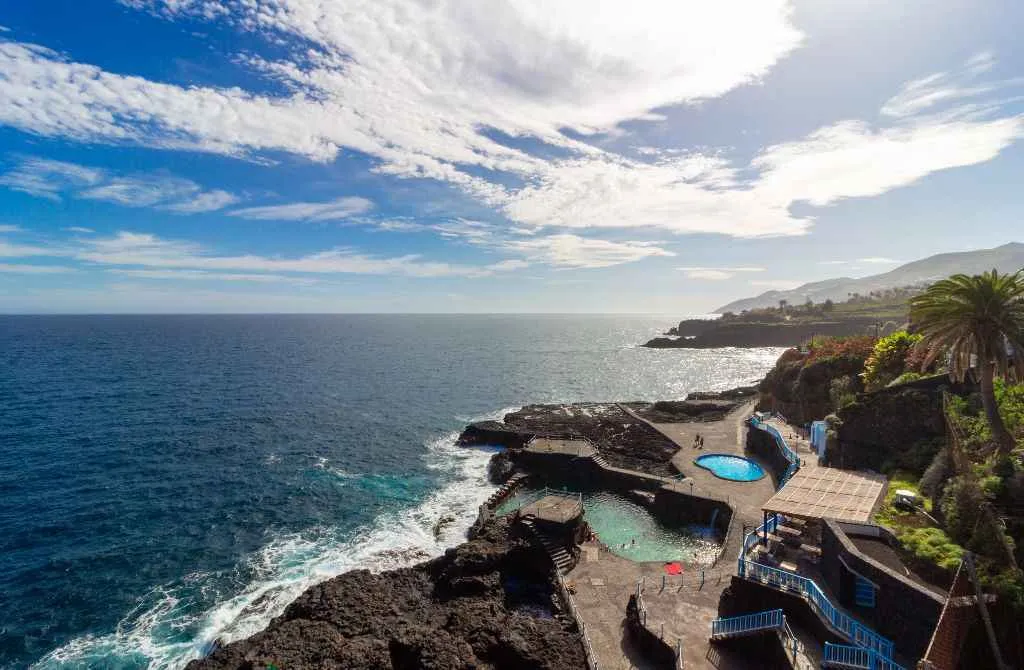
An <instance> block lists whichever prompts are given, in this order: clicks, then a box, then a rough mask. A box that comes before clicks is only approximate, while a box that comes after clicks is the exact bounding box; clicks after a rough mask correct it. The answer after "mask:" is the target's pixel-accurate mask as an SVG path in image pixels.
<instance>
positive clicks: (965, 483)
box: [940, 477, 985, 544]
mask: <svg viewBox="0 0 1024 670" xmlns="http://www.w3.org/2000/svg"><path fill="white" fill-rule="evenodd" d="M984 502H985V496H984V494H983V493H982V491H981V489H980V488H979V487H978V484H977V483H976V482H975V481H974V480H972V479H970V478H969V477H954V478H953V479H952V480H950V481H949V483H948V484H947V485H946V490H945V491H944V492H943V494H942V503H941V504H940V507H941V508H942V516H943V517H944V518H945V520H946V530H947V531H949V534H950V536H951V537H952V538H953V539H955V540H956V541H957V542H960V543H961V544H967V543H968V542H970V540H971V537H972V536H973V535H974V529H975V525H976V524H977V522H978V516H979V514H980V512H981V505H982V504H983V503H984Z"/></svg>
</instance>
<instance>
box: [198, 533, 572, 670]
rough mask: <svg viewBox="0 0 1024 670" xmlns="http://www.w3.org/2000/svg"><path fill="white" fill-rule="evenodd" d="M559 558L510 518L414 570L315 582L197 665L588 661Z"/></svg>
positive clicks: (214, 669)
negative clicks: (553, 563)
mask: <svg viewBox="0 0 1024 670" xmlns="http://www.w3.org/2000/svg"><path fill="white" fill-rule="evenodd" d="M549 574H550V559H549V558H548V557H547V555H546V554H545V553H544V552H543V550H541V549H539V548H537V547H535V546H534V545H532V544H530V543H529V542H528V541H526V540H524V539H522V538H519V537H516V536H514V533H513V532H512V529H510V528H509V525H508V523H507V522H505V521H504V520H501V519H498V520H493V521H490V522H488V523H487V524H484V525H483V526H482V527H481V528H480V529H478V531H477V532H476V533H475V535H474V537H472V538H471V539H469V540H468V541H467V542H465V543H463V544H460V545H458V546H457V547H454V548H452V549H449V550H448V551H446V552H445V554H444V555H443V556H441V557H439V558H436V559H433V560H431V561H428V562H425V563H420V564H419V565H416V566H413V567H410V568H400V569H397V570H389V571H386V572H382V573H380V574H374V573H371V572H369V571H368V570H353V571H350V572H346V573H344V574H342V575H339V576H337V577H334V578H333V579H329V580H327V581H325V582H321V583H320V584H317V585H315V586H312V587H310V588H309V589H307V590H306V591H305V592H304V593H303V594H302V595H301V596H299V598H298V599H296V600H295V601H294V602H293V603H291V604H290V605H289V606H288V607H287V609H286V610H285V611H284V613H283V614H282V615H281V616H279V617H277V618H275V619H274V620H273V621H272V622H271V623H270V625H269V626H267V628H266V629H265V630H263V631H261V632H259V633H256V634H255V635H253V636H251V637H249V638H246V639H244V640H239V641H237V642H233V643H230V644H227V645H224V646H220V647H218V648H216V649H215V650H214V651H213V652H212V653H211V654H210V655H209V656H207V657H206V658H204V659H201V660H196V661H192V662H191V663H189V664H188V666H186V667H187V669H188V670H227V669H229V668H230V669H233V670H243V669H245V670H257V669H262V668H269V667H277V668H337V669H338V670H341V669H343V668H344V669H351V670H362V669H365V670H370V669H375V670H376V669H387V668H393V669H395V670H405V669H411V668H439V669H441V668H444V669H447V668H452V669H455V668H467V669H468V668H480V669H483V668H495V669H504V668H509V669H511V668H520V667H530V668H547V669H550V670H556V669H561V668H568V669H574V668H579V669H581V670H582V669H583V668H585V667H586V663H585V659H584V654H583V647H582V645H581V644H580V641H579V638H578V635H577V633H576V631H575V630H574V626H573V624H571V622H570V621H568V620H567V619H566V618H565V617H564V616H562V614H561V613H559V612H555V611H552V597H551V596H552V594H553V593H554V590H553V585H552V584H551V583H550V579H549Z"/></svg>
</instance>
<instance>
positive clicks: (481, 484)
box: [0, 315, 780, 669]
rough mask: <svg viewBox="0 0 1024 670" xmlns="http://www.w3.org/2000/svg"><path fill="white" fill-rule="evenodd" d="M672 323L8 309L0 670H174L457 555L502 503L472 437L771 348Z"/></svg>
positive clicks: (714, 382) (1, 431)
mask: <svg viewBox="0 0 1024 670" xmlns="http://www.w3.org/2000/svg"><path fill="white" fill-rule="evenodd" d="M669 325H671V319H668V318H666V317H642V316H536V315H479V316H462V315H459V316H443V315H430V316H424V315H316V316H306V315H302V316H298V315H296V316H291V315H289V316H284V315H266V316H205V315H204V316H198V315H197V316H3V317H0V667H5V668H24V667H37V668H115V669H116V668H180V667H182V666H183V665H184V664H185V663H186V662H187V661H188V660H190V659H192V658H197V657H198V656H200V655H201V654H202V653H203V651H204V650H205V649H207V648H208V647H209V645H210V644H211V643H212V641H213V640H215V639H218V638H220V639H222V640H225V641H231V640H235V639H239V638H241V637H245V636H247V635H250V634H252V633H254V632H256V631H258V630H260V629H261V628H263V627H264V626H265V625H266V624H267V623H268V622H269V621H270V619H271V618H273V617H274V616H276V615H278V614H280V613H281V612H282V611H283V609H284V607H285V606H286V605H287V604H288V602H290V601H291V600H292V599H294V598H295V597H296V596H297V595H298V594H299V593H301V592H302V590H304V589H305V588H307V587H308V586H310V585H311V584H313V583H315V582H317V581H320V580H323V579H326V578H329V577H331V576H333V575H336V574H339V573H341V572H344V571H346V570H350V569H353V568H369V569H373V570H382V569H387V568H393V567H398V566H402V565H409V564H412V563H415V562H418V561H421V560H424V559H425V558H427V557H429V556H435V555H438V554H440V553H441V552H443V551H444V549H445V548H446V547H449V546H452V545H454V544H457V543H458V542H460V541H461V539H462V537H464V534H465V531H466V530H467V529H468V527H469V525H470V523H471V522H472V520H473V518H474V517H475V514H476V509H477V507H478V505H479V504H480V503H481V502H482V501H483V500H484V499H485V498H486V497H487V495H489V493H490V492H491V491H492V490H493V487H491V486H490V485H489V484H488V483H487V481H486V478H485V468H486V463H487V460H488V458H489V457H490V455H491V452H490V451H488V450H487V449H463V448H458V447H456V446H455V444H454V441H455V438H456V436H457V435H458V431H459V430H460V429H461V428H462V427H463V426H464V425H465V424H466V423H467V422H469V421H472V420H479V419H484V418H500V417H501V416H502V415H503V414H504V413H505V412H508V411H511V410H513V409H515V408H517V407H519V406H522V405H525V404H528V403H549V402H573V401H584V400H596V401H603V400H655V399H664V398H670V399H672V398H681V397H683V396H685V395H686V393H687V392H688V391H692V390H719V389H725V388H729V387H732V386H736V385H739V384H745V383H750V382H752V381H755V380H756V379H759V378H760V377H761V376H763V374H764V373H765V372H766V371H767V370H768V369H769V368H770V367H771V365H772V364H773V363H774V361H775V359H776V358H777V357H778V354H779V353H780V350H779V349H719V350H700V351H698V350H685V349H674V350H657V349H644V348H641V347H638V346H637V344H639V343H641V342H643V341H645V340H647V339H649V338H650V337H652V336H654V335H656V334H658V333H659V331H662V330H664V329H665V328H667V327H668V326H669ZM446 514H451V515H454V516H455V518H456V519H457V522H456V523H455V524H452V525H451V526H447V527H445V528H444V529H443V530H442V532H441V533H440V535H435V532H434V527H435V524H436V522H437V520H438V519H439V518H440V517H441V516H442V515H446Z"/></svg>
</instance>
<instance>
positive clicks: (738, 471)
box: [693, 454, 764, 482]
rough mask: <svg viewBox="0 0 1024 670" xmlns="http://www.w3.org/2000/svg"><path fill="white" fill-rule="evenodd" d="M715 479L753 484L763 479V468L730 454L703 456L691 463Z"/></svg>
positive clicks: (747, 459)
mask: <svg viewBox="0 0 1024 670" xmlns="http://www.w3.org/2000/svg"><path fill="white" fill-rule="evenodd" d="M693 462H694V463H696V464H697V465H699V466H700V467H702V468H704V469H705V470H710V471H711V472H712V473H713V474H714V475H715V476H716V477H719V478H721V479H728V480H730V481H734V482H753V481H757V480H758V479H760V478H761V477H764V468H762V467H761V466H760V465H758V464H757V463H755V462H754V461H752V460H750V459H749V458H743V457H742V456H732V455H730V454H705V455H703V456H698V457H697V458H695V459H694V461H693Z"/></svg>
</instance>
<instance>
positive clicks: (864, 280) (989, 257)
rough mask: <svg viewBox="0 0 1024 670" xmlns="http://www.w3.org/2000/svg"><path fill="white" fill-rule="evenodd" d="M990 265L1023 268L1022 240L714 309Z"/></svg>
mask: <svg viewBox="0 0 1024 670" xmlns="http://www.w3.org/2000/svg"><path fill="white" fill-rule="evenodd" d="M992 268H996V269H997V270H1000V271H1001V272H1014V271H1016V270H1020V269H1021V268H1024V244H1022V243H1020V242H1010V243H1009V244H1004V245H1002V246H999V247H995V248H994V249H979V250H976V251H963V252H957V253H949V254H937V255H935V256H929V257H928V258H923V259H921V260H917V261H913V262H911V263H906V264H904V265H901V266H899V267H898V268H895V269H893V270H890V271H889V272H885V273H882V274H878V275H871V276H869V277H861V278H859V279H855V278H851V277H839V278H836V279H825V280H823V281H819V282H812V283H809V284H804V285H803V286H799V287H797V288H795V289H792V290H789V291H768V292H766V293H762V294H761V295H759V296H757V297H754V298H744V299H743V300H736V301H734V302H731V303H729V304H728V305H723V306H721V307H719V308H718V309H717V310H715V311H716V312H718V313H719V314H722V313H725V312H742V311H743V310H747V309H756V308H759V307H773V306H776V305H778V304H779V301H780V300H785V301H787V302H788V303H789V304H791V305H799V304H802V303H804V302H806V301H807V300H808V299H809V300H812V301H814V302H816V303H817V302H824V301H825V300H833V301H836V302H839V301H844V300H846V299H847V298H848V297H849V295H850V294H852V293H859V294H861V295H866V294H868V293H870V292H872V291H882V290H885V289H890V288H896V287H903V286H915V285H917V284H923V283H930V282H933V281H935V280H937V279H941V278H943V277H947V276H949V275H951V274H954V273H957V272H966V273H969V274H976V273H979V272H982V271H984V270H991V269H992Z"/></svg>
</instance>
